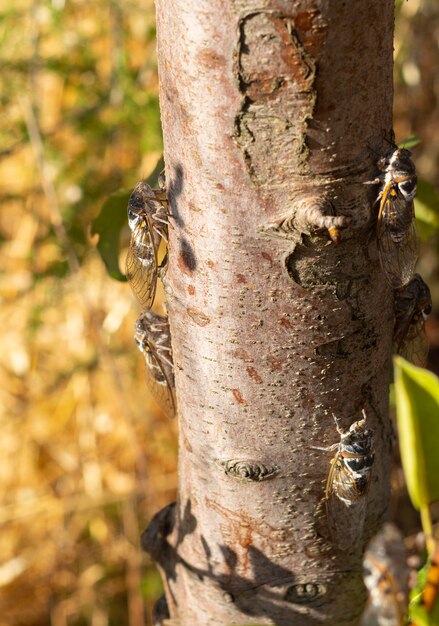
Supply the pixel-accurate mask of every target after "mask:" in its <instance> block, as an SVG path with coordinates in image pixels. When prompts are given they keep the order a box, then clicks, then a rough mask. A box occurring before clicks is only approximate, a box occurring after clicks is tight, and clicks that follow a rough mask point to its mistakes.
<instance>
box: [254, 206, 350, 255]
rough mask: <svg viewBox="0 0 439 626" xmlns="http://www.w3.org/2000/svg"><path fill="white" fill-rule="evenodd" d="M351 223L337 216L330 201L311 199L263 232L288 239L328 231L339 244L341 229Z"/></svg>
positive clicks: (331, 237) (265, 228) (341, 216)
mask: <svg viewBox="0 0 439 626" xmlns="http://www.w3.org/2000/svg"><path fill="white" fill-rule="evenodd" d="M350 221H351V220H350V218H349V217H347V216H346V215H335V209H334V207H333V205H332V203H331V202H330V201H329V200H327V199H324V198H323V199H322V198H319V199H316V198H309V199H306V200H301V201H300V202H299V203H298V204H297V205H296V206H295V208H294V212H293V213H292V214H291V215H289V216H288V217H286V218H284V219H282V220H280V221H279V222H277V223H275V224H270V225H269V226H268V227H267V226H266V227H264V228H263V230H264V231H265V232H266V233H267V234H270V235H273V236H278V237H286V238H288V237H291V236H294V235H297V234H305V235H311V234H312V233H314V232H318V231H322V230H326V231H327V233H328V235H329V238H330V239H331V241H332V242H333V243H335V244H338V243H339V242H340V239H341V229H343V228H346V227H347V226H348V225H349V223H350Z"/></svg>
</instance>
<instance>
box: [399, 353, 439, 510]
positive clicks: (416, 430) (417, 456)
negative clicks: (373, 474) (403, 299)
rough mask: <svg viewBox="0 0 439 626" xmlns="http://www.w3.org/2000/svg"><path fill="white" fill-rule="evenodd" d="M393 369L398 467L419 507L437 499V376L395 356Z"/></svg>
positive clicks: (438, 405) (414, 504)
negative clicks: (399, 450)
mask: <svg viewBox="0 0 439 626" xmlns="http://www.w3.org/2000/svg"><path fill="white" fill-rule="evenodd" d="M394 368H395V397H396V414H397V421H398V433H399V445H400V449H401V460H402V466H403V469H404V474H405V478H406V482H407V489H408V492H409V495H410V498H411V500H412V503H413V506H414V507H415V508H417V509H418V510H419V509H420V508H421V507H422V508H423V507H426V506H428V505H429V504H430V503H431V502H435V501H436V500H439V454H438V445H437V442H438V441H439V379H438V377H437V376H435V375H434V374H432V373H431V372H429V371H427V370H425V369H422V368H420V367H415V366H414V365H412V364H411V363H409V362H408V361H406V360H405V359H403V358H402V357H399V356H396V357H395V358H394Z"/></svg>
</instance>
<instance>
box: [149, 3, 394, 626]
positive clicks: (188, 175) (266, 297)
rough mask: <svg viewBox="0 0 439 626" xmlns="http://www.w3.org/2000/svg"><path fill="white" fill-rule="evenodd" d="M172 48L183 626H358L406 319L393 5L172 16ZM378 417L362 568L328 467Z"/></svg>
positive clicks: (285, 6) (168, 7)
mask: <svg viewBox="0 0 439 626" xmlns="http://www.w3.org/2000/svg"><path fill="white" fill-rule="evenodd" d="M157 30H158V51H159V74H160V102H161V112H162V122H163V133H164V141H165V160H166V178H167V183H168V196H169V200H170V204H171V212H172V218H171V228H170V244H169V249H170V255H169V267H168V270H167V274H166V291H167V297H168V310H169V318H170V324H171V331H172V346H173V354H174V366H175V379H176V387H177V402H178V419H179V437H180V458H179V498H178V503H177V504H176V505H175V506H174V505H173V506H170V507H168V508H167V509H165V510H163V511H161V512H160V513H159V514H158V515H157V516H156V518H155V519H154V520H153V522H152V523H151V524H150V526H149V528H148V530H147V531H146V532H145V535H144V545H145V547H146V548H147V549H148V550H149V551H150V552H151V553H152V555H153V557H154V558H155V560H156V561H157V563H158V564H159V567H160V568H161V571H162V574H163V577H164V580H165V585H166V599H167V604H168V608H169V612H170V615H171V620H170V621H165V623H167V624H176V625H179V626H183V625H186V624H187V625H189V624H190V625H191V626H198V625H199V626H207V625H208V624H212V625H215V626H217V625H222V624H224V625H226V624H232V623H233V624H276V625H277V626H287V625H288V626H291V625H294V626H305V625H311V624H320V623H327V624H331V625H332V626H334V625H335V624H337V625H340V624H342V625H346V626H347V625H349V626H353V625H355V624H358V623H359V616H360V614H361V612H362V608H363V604H364V599H365V592H364V587H363V583H362V552H363V548H364V543H365V542H366V541H367V539H368V538H369V537H370V535H371V534H372V533H373V532H374V531H375V530H376V528H377V525H378V524H379V523H380V521H381V520H382V518H383V514H384V513H385V511H386V508H387V505H388V496H389V493H388V492H389V461H390V445H391V444H390V441H391V432H390V430H391V429H390V424H389V420H388V378H389V354H390V347H391V333H392V324H393V318H392V301H391V293H390V291H389V288H388V287H387V286H386V282H385V279H384V277H383V275H382V271H381V269H380V265H379V262H378V255H377V250H376V241H375V235H374V233H373V230H372V232H371V230H370V228H369V227H368V222H369V217H370V212H371V206H372V204H373V201H374V195H375V196H376V193H377V190H376V187H371V186H365V185H363V182H364V181H367V180H370V179H373V178H374V176H375V175H376V161H377V158H378V157H377V156H376V153H382V152H384V153H386V152H388V150H389V148H388V144H387V142H386V137H387V138H389V137H390V136H391V120H392V36H393V3H392V2H382V0H369V1H368V2H364V0H349V2H346V1H342V0H333V1H331V2H328V1H327V0H298V1H297V2H287V1H286V0H283V1H282V0H272V1H268V0H265V1H264V0H260V1H259V2H256V1H255V0H230V1H228V2H224V1H222V0H157ZM343 216H346V218H349V219H346V218H345V217H343ZM348 222H349V224H348ZM347 224H348V225H347ZM346 225H347V227H346ZM342 227H346V228H343V230H341V229H342ZM328 233H329V234H328ZM330 236H331V237H332V239H333V241H338V240H339V239H340V243H339V244H338V245H336V243H333V242H331V239H330ZM363 408H364V409H365V411H366V414H367V422H368V425H369V426H370V427H371V428H372V429H373V432H374V439H375V462H374V465H373V470H372V479H371V484H370V488H369V492H368V494H367V496H366V499H367V512H366V518H365V524H364V527H363V529H362V528H361V524H358V527H357V526H356V525H355V523H354V522H352V520H350V519H349V516H347V518H346V520H338V521H337V523H338V524H339V525H340V528H343V524H345V526H346V533H347V534H349V533H353V534H355V533H357V534H360V535H361V536H360V537H359V538H358V539H359V540H358V541H357V542H356V543H355V542H354V543H352V544H349V542H348V544H349V545H348V547H346V546H341V544H339V543H338V541H334V538H333V537H331V536H330V534H329V531H328V520H327V514H326V510H325V484H326V480H327V476H328V472H329V469H330V460H331V458H332V457H333V456H334V452H332V453H331V452H325V451H322V450H315V449H314V448H313V446H314V447H315V446H320V447H325V446H330V445H331V444H336V443H337V442H339V441H340V435H339V434H338V432H337V430H336V427H335V423H334V419H333V416H332V414H333V413H335V414H336V416H337V418H338V419H339V422H340V425H341V427H342V429H343V430H345V431H346V430H348V429H349V426H350V425H351V424H353V423H354V422H355V421H357V420H359V419H360V418H361V410H362V409H363ZM353 525H354V527H353ZM161 606H163V603H162V604H161ZM162 615H164V613H162ZM157 619H158V618H157Z"/></svg>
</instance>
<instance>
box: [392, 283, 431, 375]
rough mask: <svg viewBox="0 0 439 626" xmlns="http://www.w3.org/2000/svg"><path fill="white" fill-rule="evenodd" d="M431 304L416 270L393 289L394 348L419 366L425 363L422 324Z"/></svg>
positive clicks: (427, 290) (426, 349)
mask: <svg viewBox="0 0 439 626" xmlns="http://www.w3.org/2000/svg"><path fill="white" fill-rule="evenodd" d="M431 308H432V302H431V293H430V289H429V288H428V285H427V284H426V283H425V282H424V281H423V279H422V278H421V276H420V275H419V274H415V275H414V276H413V278H412V279H411V281H410V282H409V283H407V285H404V287H402V288H401V289H398V290H397V291H395V301H394V310H395V328H394V333H393V341H394V344H395V349H396V352H397V353H398V354H400V355H401V356H403V357H404V358H405V359H407V360H408V361H410V362H411V363H413V364H414V365H418V366H419V367H425V364H426V362H427V355H428V341H427V336H426V334H425V329H424V324H425V320H426V319H427V317H428V315H429V314H430V313H431Z"/></svg>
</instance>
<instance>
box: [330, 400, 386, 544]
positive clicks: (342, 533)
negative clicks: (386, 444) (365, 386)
mask: <svg viewBox="0 0 439 626" xmlns="http://www.w3.org/2000/svg"><path fill="white" fill-rule="evenodd" d="M334 419H335V420H336V418H335V416H334ZM336 423H337V420H336ZM337 430H338V432H339V434H340V442H339V443H337V444H335V445H334V446H331V448H329V449H332V450H333V449H336V454H335V456H334V458H333V459H332V461H331V467H330V470H329V474H328V479H327V482H326V491H325V498H326V513H327V520H328V526H329V531H330V535H331V539H332V541H333V543H335V544H336V545H337V546H338V547H339V548H341V549H342V550H348V549H349V548H351V547H352V546H354V545H355V544H356V543H357V542H358V541H359V540H360V539H361V537H362V531H363V524H364V517H365V512H366V499H367V498H366V496H367V492H368V489H369V484H370V478H371V471H372V466H373V461H374V458H375V453H374V444H373V433H372V431H371V429H370V428H368V427H367V426H366V414H365V413H364V411H363V419H361V420H358V421H356V422H354V423H353V424H352V425H351V427H350V428H349V430H348V431H347V432H346V433H344V432H343V431H342V430H341V429H340V428H339V426H338V424H337Z"/></svg>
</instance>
